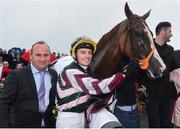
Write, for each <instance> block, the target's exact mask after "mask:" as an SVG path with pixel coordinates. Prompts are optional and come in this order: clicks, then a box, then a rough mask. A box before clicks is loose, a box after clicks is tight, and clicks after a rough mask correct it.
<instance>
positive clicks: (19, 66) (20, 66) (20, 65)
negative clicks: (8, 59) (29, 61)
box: [16, 62, 24, 69]
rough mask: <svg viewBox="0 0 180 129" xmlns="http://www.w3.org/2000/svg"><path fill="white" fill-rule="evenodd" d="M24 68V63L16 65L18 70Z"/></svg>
mask: <svg viewBox="0 0 180 129" xmlns="http://www.w3.org/2000/svg"><path fill="white" fill-rule="evenodd" d="M23 67H24V65H23V63H21V62H17V63H16V69H20V68H23Z"/></svg>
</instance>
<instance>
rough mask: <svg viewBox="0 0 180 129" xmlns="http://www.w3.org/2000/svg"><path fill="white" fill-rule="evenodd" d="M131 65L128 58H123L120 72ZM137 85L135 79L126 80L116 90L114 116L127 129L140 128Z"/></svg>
mask: <svg viewBox="0 0 180 129" xmlns="http://www.w3.org/2000/svg"><path fill="white" fill-rule="evenodd" d="M127 64H129V59H128V58H123V59H122V61H121V62H120V64H119V70H120V71H121V72H123V68H124V67H125V66H126V65H127ZM135 85H136V83H135V80H134V78H133V77H130V78H126V79H125V80H124V82H123V83H122V84H121V87H118V88H117V89H116V90H115V99H117V101H116V104H115V109H114V114H115V116H116V117H117V118H118V120H119V121H120V122H121V124H122V125H123V127H125V128H140V116H139V112H138V108H137V105H136V86H135Z"/></svg>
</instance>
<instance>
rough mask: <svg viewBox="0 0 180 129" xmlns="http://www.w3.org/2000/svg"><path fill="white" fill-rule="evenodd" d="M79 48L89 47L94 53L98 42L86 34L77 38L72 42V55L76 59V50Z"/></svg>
mask: <svg viewBox="0 0 180 129" xmlns="http://www.w3.org/2000/svg"><path fill="white" fill-rule="evenodd" d="M79 48H88V49H91V50H92V52H93V53H94V52H95V51H96V43H95V42H94V41H93V40H91V39H90V38H89V37H86V36H82V37H79V38H77V39H75V41H74V42H73V43H72V44H71V56H72V57H73V58H74V59H76V52H77V50H78V49H79Z"/></svg>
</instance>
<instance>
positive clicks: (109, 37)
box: [97, 20, 127, 50]
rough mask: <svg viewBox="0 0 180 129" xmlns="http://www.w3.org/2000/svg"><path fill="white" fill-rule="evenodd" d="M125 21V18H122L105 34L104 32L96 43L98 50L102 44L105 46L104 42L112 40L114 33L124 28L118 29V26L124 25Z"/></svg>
mask: <svg viewBox="0 0 180 129" xmlns="http://www.w3.org/2000/svg"><path fill="white" fill-rule="evenodd" d="M126 23H127V20H124V21H122V22H120V23H119V24H117V25H116V26H115V27H114V28H112V29H111V30H110V31H109V32H107V33H106V34H104V35H103V36H102V37H101V39H100V40H99V41H98V43H97V49H98V50H100V49H102V48H103V47H102V46H106V44H107V43H108V42H109V41H111V40H113V38H114V35H116V34H117V33H118V31H124V29H125V28H124V29H119V28H120V26H122V25H124V24H126Z"/></svg>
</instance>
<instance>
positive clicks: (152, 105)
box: [143, 22, 177, 128]
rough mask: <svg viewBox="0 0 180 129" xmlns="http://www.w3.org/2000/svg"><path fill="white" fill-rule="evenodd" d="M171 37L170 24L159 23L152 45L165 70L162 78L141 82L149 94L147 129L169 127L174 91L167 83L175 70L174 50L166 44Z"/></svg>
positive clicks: (145, 79) (172, 86)
mask: <svg viewBox="0 0 180 129" xmlns="http://www.w3.org/2000/svg"><path fill="white" fill-rule="evenodd" d="M171 37H172V32H171V24H170V23H169V22H160V23H159V24H158V25H157V27H156V38H155V39H154V43H155V46H156V49H157V51H158V53H159V55H160V57H161V58H162V60H163V61H164V63H165V64H166V68H167V69H166V70H165V71H164V73H163V77H162V78H158V79H156V80H150V79H148V78H144V80H143V85H144V86H146V88H147V92H148V94H149V97H148V101H147V112H148V122H149V127H156V128H161V127H165V128H168V127H171V124H170V119H169V116H170V108H171V102H172V97H173V96H175V95H176V89H175V87H174V85H172V84H173V83H170V82H169V73H170V72H171V71H172V70H173V69H175V68H177V65H176V63H175V60H174V57H173V53H174V49H173V47H172V46H170V45H168V44H167V42H169V41H170V38H171Z"/></svg>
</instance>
